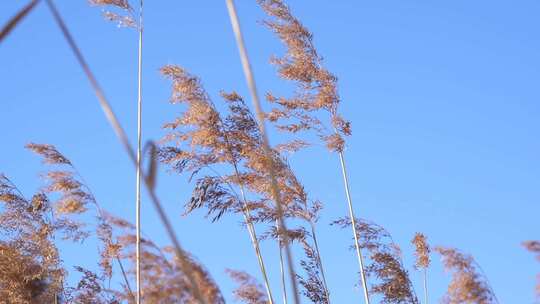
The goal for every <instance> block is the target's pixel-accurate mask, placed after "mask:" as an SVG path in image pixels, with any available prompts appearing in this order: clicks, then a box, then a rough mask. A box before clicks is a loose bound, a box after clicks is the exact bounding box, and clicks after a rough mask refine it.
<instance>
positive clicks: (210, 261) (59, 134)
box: [0, 0, 540, 304]
mask: <svg viewBox="0 0 540 304" xmlns="http://www.w3.org/2000/svg"><path fill="white" fill-rule="evenodd" d="M57 2H58V4H59V7H60V9H61V12H62V13H63V15H64V16H65V18H66V21H67V23H68V25H69V27H70V28H71V30H72V32H73V34H74V36H75V38H76V40H77V41H78V42H79V44H80V46H81V48H82V50H83V52H84V54H85V55H86V57H87V59H88V61H89V63H90V65H91V66H92V68H93V69H94V71H95V73H96V75H97V77H98V79H99V81H100V82H101V84H102V86H103V87H104V89H105V91H106V94H107V96H108V97H109V98H110V100H111V102H112V104H113V106H114V109H115V110H116V111H117V114H118V116H119V117H120V119H121V121H122V124H123V125H124V127H125V128H126V130H128V132H129V133H130V136H131V138H132V140H133V138H134V135H135V130H136V129H135V118H136V46H137V40H136V39H137V36H136V33H135V32H134V31H133V30H129V29H119V28H116V26H115V25H113V24H110V23H107V22H105V21H103V20H102V18H101V16H100V9H98V8H91V7H88V5H87V4H86V1H84V0H80V1H57ZM237 2H238V3H237V5H238V9H239V14H240V18H241V21H242V24H243V25H244V29H245V31H246V33H245V34H246V37H245V38H246V41H247V44H248V47H249V50H250V53H251V57H252V60H253V65H254V68H255V73H256V77H257V81H258V85H259V88H260V89H261V93H263V92H264V91H266V90H268V89H279V88H280V86H282V82H280V81H279V80H277V79H276V77H275V72H274V69H273V67H271V66H269V65H268V64H267V63H268V57H269V56H270V55H272V54H280V53H281V52H282V48H281V46H280V45H279V43H278V42H277V41H276V39H275V38H274V36H273V35H271V34H270V33H269V32H268V31H267V30H266V29H264V28H263V27H262V26H260V25H258V24H257V21H258V20H260V19H261V18H262V17H263V16H262V13H261V11H260V9H259V8H258V7H257V5H256V4H255V1H244V0H240V1H237ZM23 3H26V1H22V0H15V1H13V0H11V1H1V3H0V22H1V23H4V22H5V21H6V20H7V19H8V18H9V17H10V16H11V14H13V12H15V11H16V10H17V9H18V8H19V7H21V6H22V5H23ZM289 3H290V5H291V7H292V8H293V11H294V12H295V13H296V14H297V16H299V17H300V19H301V20H302V21H303V22H304V24H305V25H307V26H308V27H309V28H310V29H311V31H312V32H313V33H314V34H315V43H316V46H317V47H318V49H319V51H320V53H321V54H322V55H323V56H324V57H325V60H326V65H327V67H328V68H329V69H330V70H331V71H333V72H334V73H335V74H336V75H338V77H339V86H340V94H341V96H342V99H343V103H342V108H341V110H342V112H343V113H344V114H345V116H346V117H347V118H348V119H350V120H351V121H352V122H353V136H352V137H351V138H350V140H349V142H348V148H347V155H348V161H349V165H350V175H351V181H352V187H353V189H352V194H353V199H354V201H355V207H356V212H357V214H358V215H359V216H360V217H363V218H367V219H370V220H372V221H375V222H377V223H378V224H381V225H383V226H384V227H386V228H387V229H388V230H389V231H390V233H392V235H393V237H394V239H395V240H396V241H397V242H398V243H399V244H400V245H401V246H402V248H403V251H404V254H405V261H406V263H408V265H411V264H412V261H413V258H412V248H411V246H409V241H410V239H411V238H412V237H413V235H414V233H415V232H416V231H422V232H424V233H425V234H427V235H428V237H429V239H430V241H431V243H432V244H435V245H446V246H455V247H458V248H460V249H462V250H464V251H466V252H469V253H471V254H473V255H474V256H475V257H476V259H477V261H478V262H479V263H480V264H481V265H482V267H483V269H484V271H485V273H486V274H487V276H488V277H489V279H490V281H491V283H492V285H493V287H494V289H495V291H496V293H497V295H498V297H499V299H500V300H501V303H510V304H513V303H532V302H533V301H534V295H533V289H534V284H535V282H536V273H538V272H539V271H540V264H538V263H537V262H536V261H535V260H534V259H533V257H532V255H530V254H529V253H527V252H526V251H525V250H524V249H523V248H522V247H521V246H520V243H521V242H522V241H524V240H528V239H539V238H540V235H539V231H540V221H539V220H538V215H539V214H540V205H539V203H538V202H539V200H540V162H539V160H540V159H539V155H540V142H539V140H538V138H539V137H538V134H539V131H540V119H539V118H540V104H539V102H538V101H539V97H540V93H539V85H538V82H539V80H540V60H539V59H540V57H539V54H540V42H539V41H540V39H539V37H540V35H539V34H540V18H538V15H539V11H540V2H538V1H533V0H524V1H517V2H511V1H499V0H495V1H493V0H492V1H485V0H479V1H466V0H457V1H436V2H434V1H416V0H413V1H352V0H348V1H345V0H344V1H320V0H319V1H293V0H291V1H289ZM145 20H146V25H145V28H146V40H145V56H144V71H145V75H144V100H145V101H144V102H145V117H144V136H145V139H158V138H160V137H161V136H162V135H163V134H164V132H163V131H162V130H161V129H160V126H161V124H162V123H163V122H165V121H167V120H170V119H171V118H172V117H174V116H175V115H176V114H177V113H178V108H177V107H175V106H171V105H169V104H168V103H167V100H168V95H169V89H170V88H169V84H168V82H167V81H165V80H164V79H162V78H161V77H160V76H159V74H158V68H159V67H160V66H162V65H164V64H169V63H175V64H180V65H182V66H184V67H186V68H188V69H189V70H190V71H191V72H192V73H194V74H197V75H199V76H200V77H201V78H202V79H203V83H204V85H205V87H206V88H207V90H208V91H209V92H210V94H211V95H212V96H214V97H216V101H218V99H217V93H218V92H219V91H220V90H222V89H224V90H233V89H234V90H237V91H239V92H240V93H241V94H243V95H245V96H248V94H247V92H246V86H245V83H244V79H243V74H242V71H241V68H240V64H239V59H238V55H237V49H236V46H235V45H234V40H233V36H232V32H231V30H230V24H229V20H228V16H227V12H226V8H225V3H224V1H208V0H205V1H147V3H146V18H145ZM0 84H1V85H0V88H1V89H0V101H1V104H2V106H1V107H0V130H2V135H1V143H2V147H1V148H0V172H4V173H5V174H7V175H8V176H10V177H11V178H12V179H13V180H14V181H15V182H16V183H17V184H18V185H19V186H20V187H21V188H22V189H23V190H25V191H26V193H27V194H31V193H32V191H35V190H36V189H37V188H38V187H39V186H40V185H42V182H41V180H40V179H39V177H38V175H37V174H38V172H39V171H40V170H42V167H41V165H40V163H39V160H38V158H37V157H35V156H33V155H32V154H31V153H30V152H28V151H25V150H24V148H23V146H24V144H25V143H27V142H29V141H34V142H40V143H51V144H55V145H57V147H58V148H59V149H60V150H61V151H62V152H64V153H65V154H66V155H67V156H68V157H70V158H71V159H72V161H73V162H74V163H75V164H76V166H77V167H78V168H79V171H80V172H81V173H82V174H83V175H84V177H85V178H86V180H87V181H88V183H89V186H90V187H91V188H92V189H93V191H94V192H95V193H96V196H97V197H98V199H99V200H100V202H101V204H102V205H104V206H106V208H107V209H108V210H110V211H111V212H113V213H115V214H118V215H121V216H124V217H132V216H133V215H134V208H133V204H134V189H135V175H134V170H133V168H132V167H131V164H130V163H129V161H128V158H127V157H126V155H125V153H124V151H123V150H122V148H121V146H120V144H119V143H118V142H117V140H116V138H115V136H114V134H113V132H112V131H111V128H110V127H109V125H108V124H107V122H106V120H105V118H104V116H103V114H102V112H101V110H100V108H99V106H98V103H97V100H96V98H95V96H94V95H93V92H92V91H91V89H90V87H89V84H88V82H87V80H86V79H85V77H84V75H83V73H82V72H81V70H80V68H79V67H78V66H77V65H76V63H75V60H74V57H73V55H72V54H71V53H70V50H69V49H68V48H67V45H66V43H65V42H64V40H63V38H62V36H61V35H60V32H59V30H58V29H57V27H56V25H55V24H54V23H53V21H52V19H51V16H50V14H49V11H48V10H47V9H46V7H45V6H44V5H40V6H39V7H38V8H37V9H36V10H35V11H34V12H33V13H32V14H31V15H30V16H29V17H28V19H27V20H25V21H24V22H23V23H22V25H21V26H20V27H19V28H17V29H16V30H15V31H14V32H13V33H12V35H11V36H10V37H9V38H8V39H7V40H6V41H5V42H4V43H2V45H1V46H0ZM277 136H279V135H278V134H276V133H273V134H271V141H274V142H276V140H277ZM291 162H292V165H293V167H294V168H295V169H296V170H297V173H298V175H299V176H300V177H301V179H302V181H303V182H304V184H305V185H306V187H307V189H308V190H309V191H310V194H311V195H312V196H313V197H317V198H319V199H321V200H322V201H323V202H324V203H325V205H326V208H325V210H324V211H323V215H322V218H321V222H320V228H319V229H320V230H321V239H322V240H321V243H322V244H321V245H322V252H323V255H324V262H325V264H326V267H327V268H328V270H327V271H328V277H329V282H330V288H331V292H332V300H333V302H334V303H360V302H361V292H360V290H359V289H358V288H355V287H354V286H353V285H354V283H355V282H356V278H357V277H356V274H355V271H353V270H355V269H356V266H357V265H356V262H355V258H354V255H353V252H351V251H347V249H346V248H347V246H348V245H349V244H350V239H349V237H350V234H349V231H339V230H337V229H336V228H334V227H329V226H328V225H327V224H328V223H329V222H330V221H332V220H333V219H335V218H336V217H339V216H343V215H345V214H346V210H347V209H346V204H345V200H344V199H345V198H344V194H343V191H342V182H341V179H340V175H339V171H338V167H337V166H338V159H337V157H336V156H335V155H330V154H328V153H327V152H326V151H324V150H323V149H321V148H315V149H312V150H310V151H308V152H302V153H300V154H298V155H296V156H294V157H293V158H292V159H291ZM191 189H192V185H189V184H187V183H186V178H185V177H179V176H176V175H171V174H168V173H166V172H162V173H161V174H160V176H159V184H158V192H159V195H160V196H161V197H162V199H163V201H164V202H166V205H167V210H168V213H169V215H170V217H171V218H172V219H174V223H175V227H176V228H177V231H178V234H179V236H180V239H181V242H182V243H183V245H184V246H185V247H186V248H187V249H188V250H190V251H191V252H192V253H194V254H195V255H196V256H197V257H198V258H199V259H200V260H201V261H202V262H203V263H204V265H206V267H207V268H208V269H209V270H210V272H211V273H212V275H213V276H214V278H215V279H216V281H217V282H218V283H219V284H220V285H221V286H222V291H223V293H224V295H225V296H226V298H227V299H229V300H230V299H231V298H232V297H231V289H232V286H233V284H232V283H231V282H230V280H229V279H228V277H227V276H226V275H225V274H224V268H226V267H228V268H234V269H243V270H247V271H249V272H251V273H252V274H255V275H257V274H258V272H257V266H256V260H255V258H254V255H253V253H252V249H251V247H250V246H251V245H250V243H249V240H248V237H247V234H246V233H245V232H243V231H242V229H241V228H240V226H239V224H238V223H239V221H240V218H235V217H228V218H227V219H225V220H223V221H222V222H220V223H217V224H209V223H208V222H207V221H206V220H204V219H203V218H202V214H196V215H194V216H192V217H189V218H182V217H180V211H181V208H180V207H181V204H182V203H183V202H185V201H186V199H187V198H188V197H189V194H190V193H191ZM143 203H144V207H143V210H144V211H143V212H144V215H143V227H144V230H145V232H146V234H148V235H150V236H151V237H153V238H154V239H156V240H157V241H158V242H160V243H161V244H165V241H166V237H165V234H164V231H163V229H161V226H160V225H159V223H158V221H157V218H156V214H155V212H154V210H153V208H152V207H151V205H150V202H149V201H147V200H146V199H145V200H144V202H143ZM64 250H65V253H64V254H63V258H64V260H65V261H66V263H67V264H69V265H73V264H82V265H83V266H87V267H90V268H92V267H95V266H93V265H95V261H96V256H95V254H94V253H93V252H94V251H95V243H94V242H93V241H92V240H90V241H88V242H87V243H84V244H83V245H80V246H66V247H65V248H64ZM263 250H264V252H265V254H266V256H267V259H268V262H269V263H270V262H271V263H273V265H275V263H276V258H277V257H276V253H277V252H276V250H275V246H273V244H270V243H268V244H265V245H264V246H263ZM433 260H434V263H433V270H432V272H431V274H430V282H431V283H430V284H431V290H430V298H431V301H432V302H433V303H434V302H435V301H436V300H438V299H439V298H440V297H441V295H442V294H443V292H444V289H445V284H446V283H447V281H448V276H447V275H445V273H444V272H443V271H442V269H441V266H440V263H439V259H438V257H436V256H434V257H433ZM271 268H272V269H271V271H270V275H271V277H272V281H273V284H274V286H275V289H276V292H277V291H278V270H277V269H276V268H277V267H271ZM411 276H412V279H413V281H414V283H415V284H416V286H417V292H418V293H419V294H420V292H421V289H420V284H418V283H419V279H420V276H419V274H418V273H417V272H415V271H414V270H412V269H411Z"/></svg>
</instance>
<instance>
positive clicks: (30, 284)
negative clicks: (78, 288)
mask: <svg viewBox="0 0 540 304" xmlns="http://www.w3.org/2000/svg"><path fill="white" fill-rule="evenodd" d="M0 202H1V203H2V213H1V214H0V233H1V234H2V236H3V237H2V240H0V253H1V254H0V296H1V297H2V299H3V300H5V301H7V302H8V303H52V301H53V300H54V299H55V298H56V296H57V295H60V294H61V293H62V292H63V286H62V282H63V281H64V277H65V275H66V272H65V271H64V269H63V268H62V265H61V261H60V257H59V252H58V248H57V247H56V245H55V244H54V234H57V233H62V234H64V236H66V237H67V236H70V235H76V234H77V232H76V231H73V230H72V229H70V228H71V226H69V225H65V224H64V223H61V222H60V223H59V222H56V221H53V219H52V218H51V216H50V214H51V212H52V207H51V203H50V201H49V199H48V198H47V196H46V195H45V194H44V193H41V192H38V193H36V194H35V195H34V196H33V197H32V198H31V199H30V200H27V199H26V198H25V197H24V196H23V194H22V193H21V192H20V191H19V189H18V188H17V187H16V186H15V184H13V182H11V180H9V179H8V177H7V176H5V175H4V174H0ZM73 239H76V237H75V236H74V237H73Z"/></svg>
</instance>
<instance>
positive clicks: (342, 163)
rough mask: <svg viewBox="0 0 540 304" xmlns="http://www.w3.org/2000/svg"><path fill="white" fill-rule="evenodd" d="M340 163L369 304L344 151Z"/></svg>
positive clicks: (366, 298)
mask: <svg viewBox="0 0 540 304" xmlns="http://www.w3.org/2000/svg"><path fill="white" fill-rule="evenodd" d="M339 161H340V164H341V173H342V175H343V183H344V185H345V194H346V196H347V204H348V206H349V217H350V219H351V227H352V232H353V235H354V247H355V249H356V256H357V258H358V265H359V266H360V277H361V279H362V289H363V290H364V301H365V303H366V304H369V291H368V287H367V281H366V273H365V268H364V260H363V258H362V251H361V250H360V243H359V241H358V231H357V229H356V218H355V216H354V210H353V205H352V198H351V192H350V186H349V177H348V175H347V166H346V165H345V155H344V153H343V150H339Z"/></svg>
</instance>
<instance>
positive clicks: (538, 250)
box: [523, 241, 540, 297]
mask: <svg viewBox="0 0 540 304" xmlns="http://www.w3.org/2000/svg"><path fill="white" fill-rule="evenodd" d="M523 246H524V247H525V248H526V249H527V250H529V251H530V252H532V253H533V254H536V259H537V260H538V261H539V262H540V241H527V242H523ZM536 294H537V296H538V297H540V274H539V275H538V283H537V284H536Z"/></svg>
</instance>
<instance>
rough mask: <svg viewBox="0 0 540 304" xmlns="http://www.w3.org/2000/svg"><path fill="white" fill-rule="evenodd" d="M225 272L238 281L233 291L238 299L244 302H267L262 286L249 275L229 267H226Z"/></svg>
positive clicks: (252, 303) (254, 303) (264, 303)
mask: <svg viewBox="0 0 540 304" xmlns="http://www.w3.org/2000/svg"><path fill="white" fill-rule="evenodd" d="M226 272H227V274H228V275H229V276H230V277H231V278H232V279H233V280H234V281H235V282H236V283H238V287H237V288H236V289H235V290H234V291H233V294H234V297H235V298H236V299H237V300H238V301H241V302H242V303H246V304H267V303H268V302H269V301H268V298H267V297H266V294H265V292H264V291H263V290H262V289H263V288H262V286H261V285H260V284H259V283H257V281H256V280H255V278H253V277H252V276H251V275H249V274H248V273H246V272H243V271H237V270H231V269H227V270H226Z"/></svg>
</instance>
